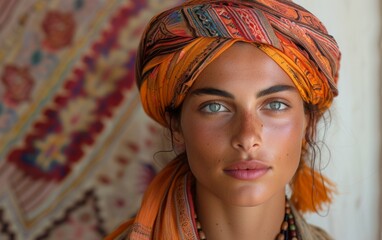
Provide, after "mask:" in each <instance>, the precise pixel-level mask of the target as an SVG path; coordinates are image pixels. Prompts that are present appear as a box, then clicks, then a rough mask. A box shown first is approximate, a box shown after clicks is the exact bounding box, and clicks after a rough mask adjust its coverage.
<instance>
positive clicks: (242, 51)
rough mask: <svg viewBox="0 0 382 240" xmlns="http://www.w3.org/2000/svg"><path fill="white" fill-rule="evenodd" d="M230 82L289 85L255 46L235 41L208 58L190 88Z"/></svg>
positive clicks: (238, 83) (254, 84) (280, 71)
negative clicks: (216, 54)
mask: <svg viewBox="0 0 382 240" xmlns="http://www.w3.org/2000/svg"><path fill="white" fill-rule="evenodd" d="M229 81H233V84H235V85H240V84H245V83H247V82H248V84H250V86H251V87H253V88H257V87H262V86H264V87H266V86H269V85H275V84H284V85H293V83H292V80H291V79H290V78H289V76H288V75H287V74H286V73H285V72H284V70H283V69H282V68H281V67H280V66H279V65H278V64H277V63H276V62H275V61H274V60H273V59H272V58H270V57H269V56H268V55H267V54H265V53H264V52H263V51H261V50H260V49H258V48H257V46H256V45H253V44H250V43H244V42H237V43H235V44H233V45H232V46H231V47H230V48H229V49H227V50H226V51H225V52H223V53H222V54H221V55H220V56H219V57H218V58H217V59H215V60H214V61H212V62H211V63H210V64H209V65H208V66H206V68H205V69H203V71H202V72H201V73H200V75H199V76H198V77H197V79H196V81H195V83H194V85H193V87H192V88H194V89H195V88H198V87H204V86H208V85H211V84H217V85H219V86H223V85H224V84H225V83H227V82H229Z"/></svg>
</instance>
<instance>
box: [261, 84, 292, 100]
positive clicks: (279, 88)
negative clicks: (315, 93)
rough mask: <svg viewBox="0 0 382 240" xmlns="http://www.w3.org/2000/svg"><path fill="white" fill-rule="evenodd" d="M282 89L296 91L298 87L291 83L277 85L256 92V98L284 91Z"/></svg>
mask: <svg viewBox="0 0 382 240" xmlns="http://www.w3.org/2000/svg"><path fill="white" fill-rule="evenodd" d="M282 91H296V88H295V87H293V86H291V85H275V86H272V87H269V88H266V89H264V90H261V91H260V92H258V93H257V94H256V98H260V97H264V96H266V95H270V94H272V93H277V92H282Z"/></svg>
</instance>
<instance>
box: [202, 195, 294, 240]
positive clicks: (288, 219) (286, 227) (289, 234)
mask: <svg viewBox="0 0 382 240" xmlns="http://www.w3.org/2000/svg"><path fill="white" fill-rule="evenodd" d="M195 222H196V228H197V229H198V234H199V239H200V240H206V239H207V237H206V234H205V233H204V232H203V229H202V225H201V224H200V222H199V220H198V217H197V215H196V214H195ZM275 240H299V238H298V232H297V227H296V224H295V221H294V216H293V213H292V210H291V208H290V204H289V202H288V199H286V201H285V215H284V221H283V222H282V224H281V227H280V233H279V234H277V236H276V238H275Z"/></svg>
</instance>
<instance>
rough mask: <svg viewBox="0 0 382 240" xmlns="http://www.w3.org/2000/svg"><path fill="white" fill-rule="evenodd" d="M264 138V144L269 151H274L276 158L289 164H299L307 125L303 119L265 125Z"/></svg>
mask: <svg viewBox="0 0 382 240" xmlns="http://www.w3.org/2000/svg"><path fill="white" fill-rule="evenodd" d="M263 136H264V139H263V141H264V144H265V145H266V147H267V148H268V149H272V150H271V151H272V152H273V155H274V156H275V158H277V159H283V161H285V162H288V163H292V162H293V163H298V162H299V160H300V156H301V148H302V142H303V139H304V136H305V123H304V120H303V119H302V118H291V119H289V120H286V121H283V122H277V123H275V124H265V125H264V134H263ZM276 156H277V157H276Z"/></svg>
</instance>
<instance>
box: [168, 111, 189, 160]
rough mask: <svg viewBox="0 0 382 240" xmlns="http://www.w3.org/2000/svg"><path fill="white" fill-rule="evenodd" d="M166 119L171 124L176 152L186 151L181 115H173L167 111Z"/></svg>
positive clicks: (172, 139)
mask: <svg viewBox="0 0 382 240" xmlns="http://www.w3.org/2000/svg"><path fill="white" fill-rule="evenodd" d="M166 121H167V123H168V126H169V130H170V134H171V142H172V145H173V148H174V151H175V152H176V153H181V152H184V150H185V145H184V138H183V132H182V126H181V121H180V117H174V116H173V117H171V116H170V114H169V113H168V112H166Z"/></svg>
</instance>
